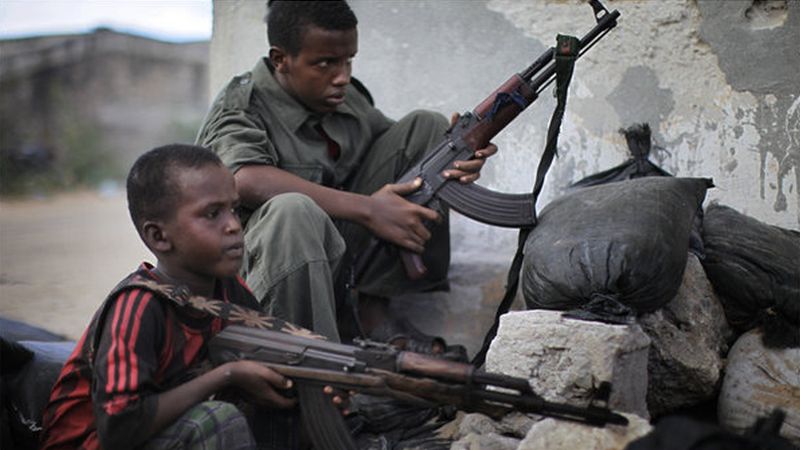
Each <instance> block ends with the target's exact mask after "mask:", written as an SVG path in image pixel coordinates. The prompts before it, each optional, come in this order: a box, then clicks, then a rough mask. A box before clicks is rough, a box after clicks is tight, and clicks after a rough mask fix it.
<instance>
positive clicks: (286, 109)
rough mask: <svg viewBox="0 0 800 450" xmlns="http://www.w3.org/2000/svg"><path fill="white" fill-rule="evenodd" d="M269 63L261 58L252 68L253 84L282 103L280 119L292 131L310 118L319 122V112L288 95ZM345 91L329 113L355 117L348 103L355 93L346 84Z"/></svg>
mask: <svg viewBox="0 0 800 450" xmlns="http://www.w3.org/2000/svg"><path fill="white" fill-rule="evenodd" d="M272 70H273V69H272V68H271V63H270V62H269V60H267V58H261V59H260V60H259V61H258V63H257V64H256V66H255V67H254V68H253V71H252V74H253V83H255V86H256V87H258V88H260V89H263V90H264V91H266V92H267V93H268V94H269V95H270V96H271V97H272V98H273V99H274V101H277V102H280V103H281V105H282V108H281V110H282V119H283V121H284V123H286V125H287V126H289V127H290V128H291V129H292V131H297V130H298V129H299V128H300V127H301V126H302V125H303V123H305V122H306V121H307V120H309V119H311V120H313V122H314V123H319V122H320V121H321V119H322V118H321V117H320V115H319V114H316V113H314V112H313V111H310V110H309V109H308V108H306V107H305V106H303V104H302V103H300V102H298V101H297V100H296V99H295V98H294V97H292V96H291V95H289V93H288V92H286V91H285V90H284V89H283V87H282V86H281V85H280V84H279V83H278V80H276V79H275V76H274V75H273V74H272ZM346 89H347V93H346V94H345V102H344V103H343V104H342V105H340V106H339V107H338V108H336V111H335V112H332V113H330V114H347V115H350V116H354V117H357V115H356V113H355V111H354V110H353V107H352V106H351V105H350V104H349V97H350V96H352V95H357V93H356V92H354V89H355V88H353V87H352V86H347V88H346Z"/></svg>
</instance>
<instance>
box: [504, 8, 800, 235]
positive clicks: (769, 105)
mask: <svg viewBox="0 0 800 450" xmlns="http://www.w3.org/2000/svg"><path fill="white" fill-rule="evenodd" d="M581 6H582V4H581V2H578V1H558V2H556V1H545V2H532V3H524V4H521V3H520V2H515V1H513V0H493V1H491V2H490V3H489V7H490V9H492V10H493V11H497V12H499V13H501V14H503V15H504V17H506V18H507V20H509V21H511V22H512V23H514V24H515V25H516V26H517V27H519V28H520V29H521V30H523V31H524V32H526V33H527V34H529V35H531V36H532V35H534V34H535V35H548V34H551V33H558V32H563V30H573V29H575V28H576V26H583V27H585V26H590V25H591V18H589V19H590V20H589V23H587V24H583V23H580V24H578V25H576V22H580V21H581V20H583V18H582V16H581V15H580V14H578V12H579V11H580V7H581ZM606 6H607V7H608V8H609V9H612V8H616V9H619V10H620V12H621V13H622V18H621V20H620V24H619V26H618V27H617V29H616V30H614V31H613V32H612V33H610V34H609V36H608V37H607V38H606V39H605V40H604V41H603V42H601V43H600V44H598V45H597V46H596V47H595V48H593V49H592V51H591V52H590V53H588V54H587V55H586V57H585V58H583V59H581V60H580V61H579V63H578V65H576V72H575V77H576V80H575V81H573V86H576V85H577V86H580V89H581V90H583V91H585V92H584V93H583V94H581V95H575V92H576V89H575V88H573V92H572V94H571V98H570V104H569V105H568V107H567V118H566V119H565V130H564V131H563V132H562V147H563V148H564V149H568V151H566V152H565V151H562V159H560V160H558V161H557V162H556V163H555V165H554V169H553V172H552V173H551V174H552V175H553V176H552V177H551V178H550V180H549V181H552V182H554V183H566V182H567V181H569V180H576V179H579V178H581V177H583V176H586V175H589V174H591V173H594V172H596V171H599V170H603V169H607V168H609V167H611V166H613V165H615V164H618V163H619V162H621V160H623V159H626V158H627V157H628V155H627V153H626V151H627V149H626V148H625V145H624V140H621V139H619V137H618V136H617V135H616V132H617V130H618V129H619V128H624V127H628V126H630V125H632V124H633V123H641V122H648V123H650V124H651V127H652V129H653V136H654V139H655V141H656V143H657V144H658V145H660V146H662V147H663V151H660V152H657V153H656V154H654V155H653V158H654V159H655V160H656V162H657V163H658V164H660V165H661V166H662V167H663V168H664V169H665V170H667V171H669V172H671V173H673V174H675V175H677V176H704V177H712V178H714V180H715V183H716V185H717V188H716V189H713V190H711V191H710V192H709V195H708V198H709V201H712V200H716V201H720V202H721V203H725V204H728V205H730V206H732V207H734V208H737V209H738V210H740V211H742V212H744V213H746V214H750V215H753V216H754V217H756V218H758V219H759V220H763V221H766V222H768V223H772V224H775V225H779V226H783V227H786V228H795V229H796V228H798V226H800V212H798V205H800V193H799V192H798V189H797V188H798V186H800V175H799V174H800V168H798V167H797V161H798V159H800V158H798V152H800V150H798V144H797V140H796V139H795V140H794V141H792V139H791V137H790V136H791V133H792V132H790V131H787V130H796V129H797V128H798V126H799V125H798V123H797V120H798V119H797V118H796V115H795V116H792V115H791V114H789V109H790V108H791V107H792V105H794V104H796V102H797V97H798V94H799V93H800V84H799V83H800V77H797V67H800V52H798V50H797V48H798V47H797V43H798V42H800V38H798V33H800V24H799V23H798V19H797V17H798V16H800V14H798V12H800V11H798V10H800V2H797V1H792V2H780V1H777V2H775V1H773V2H768V1H759V0H756V1H735V2H733V1H726V2H722V1H716V0H698V1H688V0H687V1H671V2H651V1H637V2H633V1H629V2H619V1H608V2H606ZM765 48H768V49H770V52H765V51H764V49H765ZM770 53H772V54H771V55H770ZM787 53H792V54H791V55H788V54H787ZM764 55H767V56H766V57H765V56H764ZM793 61H796V62H794V63H793ZM755 65H760V66H761V67H757V68H753V67H752V66H755ZM768 95H770V96H771V97H769V98H768V97H767V96H768ZM797 110H798V108H797V107H795V108H794V109H793V110H792V111H793V112H794V113H795V114H797ZM570 122H572V123H577V124H579V127H580V128H581V131H578V130H575V129H571V128H570ZM587 133H588V134H587ZM587 142H588V145H582V143H587ZM598 149H599V150H598ZM564 159H567V160H569V161H568V162H566V163H565V161H564ZM559 165H561V169H564V167H565V166H568V167H570V168H571V170H573V171H574V172H573V173H571V174H570V173H566V172H565V171H563V170H559V168H558V166H559ZM559 177H566V178H567V180H564V179H558V180H557V179H556V178H559Z"/></svg>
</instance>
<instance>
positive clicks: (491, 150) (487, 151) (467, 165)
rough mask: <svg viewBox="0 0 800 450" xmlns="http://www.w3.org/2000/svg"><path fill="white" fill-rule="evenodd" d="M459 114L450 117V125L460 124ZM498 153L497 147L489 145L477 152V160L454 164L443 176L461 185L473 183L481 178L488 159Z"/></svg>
mask: <svg viewBox="0 0 800 450" xmlns="http://www.w3.org/2000/svg"><path fill="white" fill-rule="evenodd" d="M458 118H459V114H458V113H453V115H452V116H451V117H450V124H451V125H455V123H456V122H458ZM495 153H497V146H496V145H494V144H491V143H490V144H489V145H487V146H486V147H484V148H481V149H478V150H476V151H475V158H473V159H471V160H469V161H458V162H455V163H453V167H452V168H450V169H447V170H445V171H444V173H442V176H444V177H445V178H448V179H451V180H458V181H459V182H461V183H464V184H467V183H472V182H473V181H475V180H477V179H478V178H480V176H481V169H482V168H483V164H484V163H485V162H486V158H488V157H490V156H492V155H494V154H495Z"/></svg>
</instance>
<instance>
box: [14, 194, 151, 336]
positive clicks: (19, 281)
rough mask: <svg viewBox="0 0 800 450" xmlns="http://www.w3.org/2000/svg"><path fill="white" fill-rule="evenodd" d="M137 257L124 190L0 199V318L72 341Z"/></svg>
mask: <svg viewBox="0 0 800 450" xmlns="http://www.w3.org/2000/svg"><path fill="white" fill-rule="evenodd" d="M142 260H147V261H153V258H152V256H151V255H150V254H149V252H148V251H147V249H146V248H145V246H144V244H142V243H141V241H140V240H139V237H138V236H137V234H136V231H135V229H134V228H133V225H132V224H131V222H130V219H129V217H128V211H127V207H126V201H125V196H124V192H118V193H114V194H110V195H100V194H98V193H94V192H82V193H72V194H64V195H59V196H56V197H53V198H48V199H44V200H28V201H24V202H19V201H14V202H9V201H0V316H4V317H7V318H9V319H15V320H22V321H25V322H27V323H30V324H32V325H36V326H40V327H43V328H45V329H47V330H49V331H52V332H54V333H59V334H62V335H65V336H67V337H68V338H70V339H77V338H79V337H80V334H81V333H82V332H83V329H84V327H85V326H86V324H87V323H88V322H89V320H90V319H91V316H92V314H93V313H94V311H95V309H96V308H97V306H98V305H99V304H100V302H101V301H102V300H103V299H104V298H105V295H106V294H107V293H108V292H109V291H110V290H111V288H113V287H114V286H115V285H116V283H117V282H118V281H119V280H121V279H122V277H124V276H125V275H127V274H128V273H130V272H131V271H133V270H134V269H135V268H136V266H137V265H138V264H139V263H140V262H141V261H142Z"/></svg>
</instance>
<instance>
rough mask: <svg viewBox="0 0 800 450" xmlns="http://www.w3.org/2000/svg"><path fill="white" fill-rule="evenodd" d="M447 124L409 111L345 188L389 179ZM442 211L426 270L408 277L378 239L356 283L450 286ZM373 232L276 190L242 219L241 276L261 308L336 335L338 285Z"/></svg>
mask: <svg viewBox="0 0 800 450" xmlns="http://www.w3.org/2000/svg"><path fill="white" fill-rule="evenodd" d="M447 126H448V124H447V120H446V119H445V118H444V117H443V116H442V115H440V114H436V113H432V112H426V111H417V112H413V113H411V114H409V115H407V116H406V117H404V118H403V119H402V120H400V121H399V122H397V123H396V124H394V125H393V126H392V127H391V128H390V129H389V130H387V131H386V133H384V134H383V135H381V136H380V137H379V138H378V139H376V141H375V143H374V144H373V146H372V147H371V149H370V150H369V152H368V153H367V155H366V157H365V160H364V161H363V162H362V164H361V166H360V168H359V170H358V173H356V174H355V176H354V177H353V179H352V180H351V181H350V182H348V183H347V184H348V185H347V186H345V188H346V189H347V190H348V191H351V192H357V193H361V194H365V195H370V194H372V193H373V192H375V191H377V190H378V189H380V188H381V187H383V186H384V185H386V184H387V183H392V182H394V180H397V179H398V178H399V177H400V175H402V174H403V173H404V172H405V171H406V170H408V169H409V168H411V167H412V166H413V164H415V163H416V162H417V161H418V160H419V159H420V158H421V157H422V156H423V155H424V154H425V152H426V150H428V149H430V148H433V147H434V146H435V145H436V144H438V143H439V142H440V141H441V139H442V138H443V136H444V131H445V130H446V128H447ZM443 219H444V220H443V221H442V223H440V224H437V225H436V226H435V227H434V228H432V230H431V231H432V234H433V237H432V238H431V240H430V241H429V242H428V244H427V246H426V249H425V252H424V254H423V261H424V262H425V265H426V266H427V267H428V273H427V275H426V276H425V277H424V278H422V279H421V280H416V281H410V280H408V278H407V276H406V274H405V269H404V268H403V265H402V263H401V262H400V258H399V256H398V252H397V249H396V248H394V247H391V246H382V248H381V250H380V251H379V253H377V254H376V256H375V257H374V258H371V259H370V261H369V264H368V265H367V266H366V269H365V270H364V271H363V274H362V275H361V276H360V278H359V279H358V280H356V281H357V283H356V287H357V289H358V291H359V292H360V293H366V294H370V295H375V296H381V297H392V296H395V295H400V294H404V293H409V292H422V291H427V290H435V289H437V288H442V287H444V286H447V269H448V266H449V264H450V236H449V230H448V221H447V217H446V214H445V217H443ZM370 240H371V234H370V233H369V232H368V230H367V229H366V228H364V227H362V226H360V225H358V224H355V223H352V222H346V221H336V222H334V221H333V220H332V219H331V218H330V217H329V216H328V215H327V214H326V213H325V211H323V210H322V209H321V208H320V207H319V206H317V204H316V203H315V202H314V201H313V200H311V199H310V198H309V197H307V196H305V195H302V194H295V193H290V194H281V195H277V196H275V197H273V198H272V199H270V200H269V201H267V202H266V203H264V204H263V205H262V206H261V207H260V208H258V209H257V210H255V211H254V212H253V214H252V215H251V216H250V217H249V218H248V220H247V223H246V224H245V249H246V256H245V262H244V265H243V267H242V271H243V276H244V278H245V281H246V282H247V284H248V285H249V286H250V288H251V289H252V290H253V294H254V295H255V296H256V298H257V299H258V300H259V301H260V302H261V305H262V308H263V309H264V311H265V312H267V313H268V314H270V315H273V316H275V317H279V318H281V319H284V320H287V321H289V322H292V323H294V324H296V325H300V326H303V327H306V328H310V329H312V330H314V331H316V332H317V333H319V334H322V335H324V336H327V337H328V338H330V339H332V340H335V341H338V340H339V331H338V326H337V322H336V321H337V298H336V297H337V296H336V292H340V293H341V292H343V291H344V289H343V288H342V285H343V284H344V282H345V281H346V280H347V279H348V278H349V276H350V273H351V271H352V267H353V262H354V261H355V260H356V259H357V258H358V256H359V255H360V254H362V252H364V251H365V249H366V248H367V247H368V246H369V244H370ZM340 297H341V295H340ZM340 303H341V299H340ZM340 307H341V306H340Z"/></svg>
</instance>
